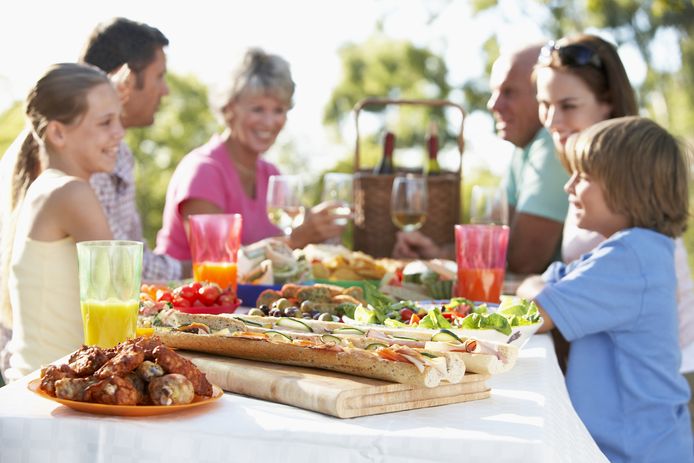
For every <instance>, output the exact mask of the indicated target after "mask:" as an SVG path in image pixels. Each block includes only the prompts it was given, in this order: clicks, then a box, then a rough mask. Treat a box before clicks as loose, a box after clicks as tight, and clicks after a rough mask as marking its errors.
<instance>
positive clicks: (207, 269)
mask: <svg viewBox="0 0 694 463" xmlns="http://www.w3.org/2000/svg"><path fill="white" fill-rule="evenodd" d="M188 223H189V224H190V253H191V255H192V258H193V279H194V280H195V281H200V282H202V281H208V282H211V283H217V284H218V285H219V286H220V287H221V288H222V290H225V289H227V288H231V289H232V290H233V291H234V294H236V277H237V256H238V250H239V247H240V246H241V226H242V223H243V220H242V218H241V214H195V215H190V216H188Z"/></svg>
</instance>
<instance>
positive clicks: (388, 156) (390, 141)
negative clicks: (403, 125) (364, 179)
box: [374, 132, 395, 175]
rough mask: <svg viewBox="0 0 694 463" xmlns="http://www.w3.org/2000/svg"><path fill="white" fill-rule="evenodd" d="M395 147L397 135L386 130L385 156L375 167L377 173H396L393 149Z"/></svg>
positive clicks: (384, 140)
mask: <svg viewBox="0 0 694 463" xmlns="http://www.w3.org/2000/svg"><path fill="white" fill-rule="evenodd" d="M394 149H395V135H394V134H393V132H386V135H385V137H383V157H382V158H381V162H379V163H378V165H377V166H376V167H375V168H374V174H376V175H391V174H394V173H395V166H394V165H393V150H394Z"/></svg>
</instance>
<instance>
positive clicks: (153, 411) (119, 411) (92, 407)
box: [27, 378, 224, 416]
mask: <svg viewBox="0 0 694 463" xmlns="http://www.w3.org/2000/svg"><path fill="white" fill-rule="evenodd" d="M27 388H28V389H29V390H30V391H31V392H33V393H35V394H37V395H39V396H41V397H43V398H44V399H48V400H52V401H53V402H58V403H59V404H61V405H65V406H66V407H69V408H71V409H73V410H77V411H78V412H84V413H94V414H96V415H112V416H154V415H165V414H168V413H176V412H179V411H181V410H188V409H191V408H197V407H200V406H202V405H207V404H209V403H212V402H215V401H216V400H219V399H220V398H221V397H222V396H223V395H224V391H222V389H221V388H219V387H217V386H213V393H212V396H210V397H204V396H195V397H194V398H193V401H192V402H190V403H187V404H177V405H108V404H99V403H94V402H80V401H77V400H68V399H61V398H58V397H54V396H52V395H50V394H48V393H47V392H45V391H44V390H43V389H41V379H40V378H37V379H34V380H32V381H30V382H29V385H28V386H27Z"/></svg>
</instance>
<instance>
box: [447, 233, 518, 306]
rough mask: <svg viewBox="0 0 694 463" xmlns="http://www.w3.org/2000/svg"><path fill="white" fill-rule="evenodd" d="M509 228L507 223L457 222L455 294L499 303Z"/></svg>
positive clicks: (475, 299) (474, 299)
mask: <svg viewBox="0 0 694 463" xmlns="http://www.w3.org/2000/svg"><path fill="white" fill-rule="evenodd" d="M508 235H509V228H508V226H506V225H456V226H455V255H456V262H457V264H458V284H457V289H456V295H457V296H458V297H465V298H467V299H471V300H473V301H482V302H491V303H498V302H499V301H500V296H501V288H502V286H503V284H504V272H505V268H506V250H507V248H508Z"/></svg>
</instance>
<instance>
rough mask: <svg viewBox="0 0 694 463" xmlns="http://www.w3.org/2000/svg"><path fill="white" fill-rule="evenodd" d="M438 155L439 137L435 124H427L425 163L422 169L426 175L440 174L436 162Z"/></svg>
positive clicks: (437, 162) (439, 167) (439, 168)
mask: <svg viewBox="0 0 694 463" xmlns="http://www.w3.org/2000/svg"><path fill="white" fill-rule="evenodd" d="M438 154H439V135H438V127H437V126H436V122H432V123H431V124H429V133H428V134H427V161H426V164H425V167H424V173H425V174H426V175H438V174H440V173H441V166H439V160H438Z"/></svg>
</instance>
